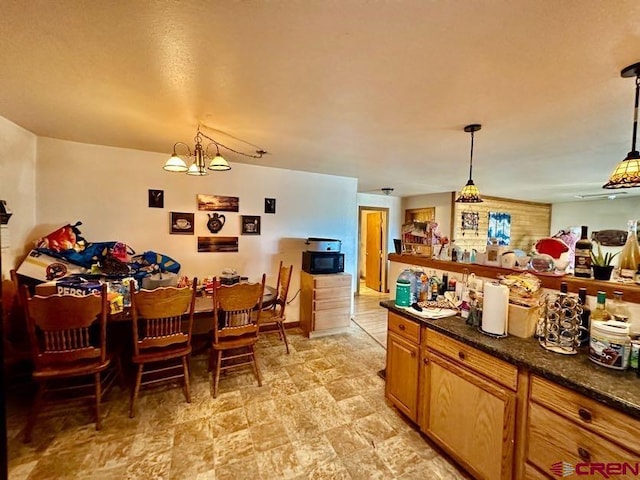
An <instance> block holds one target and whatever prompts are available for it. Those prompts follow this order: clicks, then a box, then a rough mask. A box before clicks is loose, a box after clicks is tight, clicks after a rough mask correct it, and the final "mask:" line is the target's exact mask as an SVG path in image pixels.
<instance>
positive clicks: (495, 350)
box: [380, 300, 640, 419]
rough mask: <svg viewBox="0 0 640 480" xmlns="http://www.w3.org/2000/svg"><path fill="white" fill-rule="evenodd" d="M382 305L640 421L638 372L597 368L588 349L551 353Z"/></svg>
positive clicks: (454, 321) (533, 343)
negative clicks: (589, 355) (574, 353)
mask: <svg viewBox="0 0 640 480" xmlns="http://www.w3.org/2000/svg"><path fill="white" fill-rule="evenodd" d="M380 306H382V307H384V308H386V309H388V310H390V311H392V312H394V313H397V314H399V315H401V316H403V317H406V318H409V319H411V320H414V321H416V322H419V323H423V324H425V325H426V326H427V327H428V328H431V329H433V330H436V331H438V332H441V333H443V334H445V335H447V336H449V337H451V338H453V339H455V340H458V341H460V342H463V343H466V344H468V345H471V346H472V347H475V348H477V349H478V350H482V351H484V352H487V353H489V354H491V355H494V356H495V357H498V358H501V359H503V360H505V361H507V362H509V363H512V364H514V365H517V366H519V367H520V366H522V367H527V368H528V369H529V371H530V372H532V373H534V374H537V375H540V376H541V377H545V378H548V379H549V380H552V381H554V382H556V383H558V384H560V385H563V386H565V387H567V388H569V389H572V390H575V391H577V392H579V393H581V394H583V395H585V396H587V397H590V398H593V399H594V400H598V401H600V402H602V403H604V404H606V405H608V406H610V407H612V408H615V409H616V410H619V411H622V412H624V413H626V414H628V415H631V416H633V417H635V418H638V419H640V377H638V376H637V375H636V372H635V371H631V370H626V371H620V370H614V369H609V368H606V367H602V366H600V365H597V364H595V363H593V362H592V361H591V360H589V357H588V355H587V353H586V350H585V351H581V352H578V354H576V355H562V354H559V353H554V352H550V351H548V350H545V349H544V348H543V347H541V346H540V344H539V343H538V340H536V339H535V338H518V337H514V336H508V337H505V338H493V337H489V336H487V335H484V334H482V333H480V332H479V331H478V330H477V329H475V328H473V327H470V326H469V325H467V324H466V323H465V322H464V320H463V319H462V318H460V317H458V316H453V317H446V318H441V319H438V320H428V319H424V318H421V317H419V316H417V315H413V314H411V313H410V312H409V311H407V310H406V309H404V308H402V307H397V306H396V305H395V301H394V300H387V301H383V302H380Z"/></svg>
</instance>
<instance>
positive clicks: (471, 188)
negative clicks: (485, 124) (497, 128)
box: [456, 123, 483, 203]
mask: <svg viewBox="0 0 640 480" xmlns="http://www.w3.org/2000/svg"><path fill="white" fill-rule="evenodd" d="M481 128H482V125H479V124H477V123H474V124H472V125H467V126H466V127H464V131H465V132H467V133H471V156H470V157H469V180H467V184H466V185H465V186H464V187H462V190H460V195H458V198H456V203H480V202H482V201H483V200H482V198H480V192H479V191H478V187H476V185H475V184H474V183H473V178H471V174H472V173H473V134H474V132H477V131H478V130H480V129H481Z"/></svg>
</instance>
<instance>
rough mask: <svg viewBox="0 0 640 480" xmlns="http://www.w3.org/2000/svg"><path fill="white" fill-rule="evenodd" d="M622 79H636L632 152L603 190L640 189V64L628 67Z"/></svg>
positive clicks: (619, 164) (614, 171) (614, 172)
mask: <svg viewBox="0 0 640 480" xmlns="http://www.w3.org/2000/svg"><path fill="white" fill-rule="evenodd" d="M620 75H621V76H622V78H631V77H635V78H636V101H635V108H634V110H633V134H632V136H631V151H630V152H629V153H627V157H626V158H625V159H624V160H622V161H621V162H620V163H618V165H616V168H615V169H614V170H613V173H612V174H611V176H610V177H609V181H608V182H607V183H605V184H604V185H603V186H602V188H630V187H640V152H638V150H636V135H637V133H638V93H639V92H640V63H635V64H633V65H630V66H628V67H627V68H625V69H624V70H622V72H620Z"/></svg>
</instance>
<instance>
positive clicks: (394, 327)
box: [389, 312, 420, 344]
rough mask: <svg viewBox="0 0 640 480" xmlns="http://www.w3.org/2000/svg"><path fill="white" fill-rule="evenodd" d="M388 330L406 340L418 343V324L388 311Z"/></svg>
mask: <svg viewBox="0 0 640 480" xmlns="http://www.w3.org/2000/svg"><path fill="white" fill-rule="evenodd" d="M389 330H390V331H392V332H395V333H397V334H398V335H400V336H401V337H403V338H406V339H407V340H409V341H411V342H413V343H417V344H420V324H418V323H416V322H414V321H413V320H409V319H406V318H404V317H401V316H400V315H396V314H395V313H392V312H389Z"/></svg>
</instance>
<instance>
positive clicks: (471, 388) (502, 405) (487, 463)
mask: <svg viewBox="0 0 640 480" xmlns="http://www.w3.org/2000/svg"><path fill="white" fill-rule="evenodd" d="M426 361H427V363H426V369H427V376H426V382H427V383H428V385H427V386H426V388H425V391H426V393H427V395H426V397H425V398H424V399H423V401H424V402H426V404H425V409H424V411H423V419H422V422H421V427H422V428H423V430H424V431H425V433H427V434H428V435H429V436H430V437H431V438H433V439H434V440H436V442H438V443H439V444H440V445H442V447H444V448H445V450H447V451H448V452H449V453H450V454H451V455H452V456H453V457H454V458H456V459H457V460H458V461H459V462H460V463H462V464H463V465H464V466H465V467H466V468H468V469H469V471H470V472H471V473H472V474H473V476H474V477H476V478H482V479H487V480H496V479H510V478H511V474H512V473H511V472H512V467H513V440H514V429H515V427H514V425H515V424H514V417H515V393H514V392H512V391H510V390H508V389H506V388H504V387H501V386H500V385H498V384H496V383H493V382H490V381H489V380H485V379H483V378H482V377H480V376H479V375H477V374H476V373H473V372H472V371H470V370H467V369H465V368H462V367H460V366H458V365H456V364H454V363H453V362H450V361H449V360H446V359H445V358H443V357H440V356H438V355H437V354H434V353H432V352H430V351H429V352H428V353H427V356H426ZM423 383H424V382H423Z"/></svg>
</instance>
